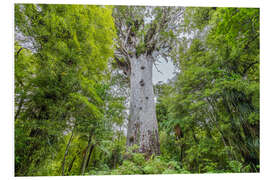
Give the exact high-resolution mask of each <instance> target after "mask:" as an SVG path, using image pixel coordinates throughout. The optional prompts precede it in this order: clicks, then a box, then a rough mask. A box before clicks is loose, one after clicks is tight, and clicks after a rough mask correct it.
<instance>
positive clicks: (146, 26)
mask: <svg viewBox="0 0 270 180" xmlns="http://www.w3.org/2000/svg"><path fill="white" fill-rule="evenodd" d="M182 12H183V8H177V7H138V6H125V7H122V6H119V7H116V8H115V9H114V18H115V26H116V29H117V34H118V39H117V41H118V42H117V49H116V53H115V59H116V62H117V63H118V65H119V67H120V68H122V69H123V72H124V73H125V74H126V76H127V77H128V78H129V79H130V119H129V123H128V132H127V146H131V145H133V144H137V145H138V146H139V152H142V153H146V154H153V153H155V154H159V153H160V150H159V138H158V124H157V119H156V108H155V102H154V92H153V83H152V68H153V65H154V64H155V62H156V61H157V60H158V58H165V59H166V60H168V57H169V56H170V53H171V52H172V50H173V47H174V45H175V41H174V40H175V39H176V37H175V36H176V34H177V33H178V32H177V29H178V27H179V22H180V18H181V15H182Z"/></svg>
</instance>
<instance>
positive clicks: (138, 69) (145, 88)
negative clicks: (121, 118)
mask: <svg viewBox="0 0 270 180" xmlns="http://www.w3.org/2000/svg"><path fill="white" fill-rule="evenodd" d="M152 68H153V59H152V58H151V56H147V55H145V54H142V55H140V56H139V57H138V58H136V57H134V58H133V59H131V73H130V88H131V92H130V93H131V94H130V120H129V123H128V134H127V146H132V145H133V144H137V145H138V146H139V152H141V153H146V154H153V153H154V154H159V153H160V150H159V139H158V124H157V118H156V107H155V102H154V91H153V83H152Z"/></svg>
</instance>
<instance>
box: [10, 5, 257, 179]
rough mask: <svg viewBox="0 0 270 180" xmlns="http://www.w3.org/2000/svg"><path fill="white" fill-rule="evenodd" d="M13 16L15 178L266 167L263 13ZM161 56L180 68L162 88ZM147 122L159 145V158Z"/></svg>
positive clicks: (35, 12) (37, 12) (30, 8)
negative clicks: (157, 76)
mask: <svg viewBox="0 0 270 180" xmlns="http://www.w3.org/2000/svg"><path fill="white" fill-rule="evenodd" d="M14 13H15V24H14V25H15V26H14V28H15V38H14V64H15V71H14V74H15V82H14V84H15V95H14V97H15V100H14V106H15V114H14V122H15V123H14V128H15V152H14V153H15V155H14V157H15V158H14V159H15V176H38V175H42V176H52V175H53V176H57V175H111V174H112V175H121V174H178V173H227V172H259V171H260V129H259V127H260V68H259V67H260V56H259V54H260V43H259V42H260V22H259V20H260V14H259V13H260V11H259V9H257V8H219V7H204V8H200V7H196V8H195V7H150V6H146V7H144V6H94V5H91V6H89V5H61V4H58V5H53V4H52V5H50V4H16V5H15V10H14ZM150 57H151V58H150ZM161 58H164V59H166V60H170V61H173V63H174V65H175V67H176V68H177V70H178V71H177V73H176V74H175V76H174V77H173V78H172V79H170V80H168V81H167V82H160V83H158V84H155V85H153V84H152V82H151V78H152V74H151V72H152V68H155V67H154V66H152V65H153V63H155V62H156V61H159V60H160V59H161ZM132 63H133V64H132ZM136 63H137V64H136ZM148 63H149V66H148ZM131 68H133V69H131ZM132 73H134V75H132ZM164 73H166V72H164ZM132 76H134V77H132ZM134 87H135V89H134ZM152 91H153V93H152ZM148 93H149V94H148ZM150 100H151V101H150ZM134 102H135V103H134ZM149 102H150V103H149ZM145 114H147V115H145ZM148 117H151V118H153V120H155V121H156V124H155V123H153V124H151V123H150V124H151V125H153V126H151V127H150V126H149V127H150V128H149V127H147V128H148V129H147V128H145V126H148V125H149V124H147V123H145V122H148V121H147V120H145V118H146V119H147V118H148ZM136 118H138V121H134V122H135V123H133V124H130V120H132V119H136ZM149 119H150V118H149ZM137 122H141V124H140V126H141V128H142V130H143V128H144V129H146V130H147V131H146V132H148V135H149V138H150V140H151V138H152V139H155V138H158V139H156V140H155V141H149V142H157V144H152V145H151V144H150V145H149V147H152V148H154V147H156V146H158V150H153V151H151V153H150V155H149V154H148V155H147V156H146V155H145V154H146V153H145V152H143V151H140V149H142V147H144V146H143V145H144V144H143V143H140V141H142V140H143V138H144V137H145V136H146V135H145V136H143V135H144V134H143V133H144V132H143V131H142V130H141V131H134V128H132V127H137V126H138V125H137V124H136V123H137ZM133 125H134V126H133ZM135 125H136V126H135ZM151 128H153V129H154V130H153V132H154V133H156V134H154V133H152V131H150V130H152V129H151ZM130 129H131V130H132V132H136V133H137V132H139V134H135V135H136V136H140V135H141V137H140V138H138V139H136V141H138V143H130V142H131V140H133V141H134V139H132V138H131V137H133V138H136V136H133V135H130ZM157 129H158V131H157ZM151 133H152V134H151ZM131 134H132V133H131ZM147 143H148V142H147ZM140 146H141V147H140ZM138 149H139V150H138ZM157 152H158V153H157Z"/></svg>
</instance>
